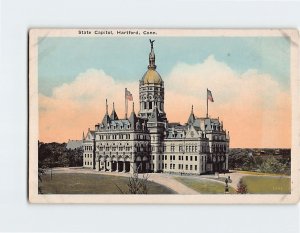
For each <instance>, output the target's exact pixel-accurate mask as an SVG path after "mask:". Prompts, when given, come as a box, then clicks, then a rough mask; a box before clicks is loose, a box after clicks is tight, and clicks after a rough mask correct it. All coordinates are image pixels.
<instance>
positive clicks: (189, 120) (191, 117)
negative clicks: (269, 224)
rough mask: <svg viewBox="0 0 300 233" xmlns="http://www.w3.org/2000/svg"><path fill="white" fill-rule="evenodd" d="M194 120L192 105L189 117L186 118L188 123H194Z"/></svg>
mask: <svg viewBox="0 0 300 233" xmlns="http://www.w3.org/2000/svg"><path fill="white" fill-rule="evenodd" d="M195 120H196V117H195V115H194V106H193V105H192V111H191V114H190V116H189V119H188V122H187V123H188V124H189V125H190V124H193V123H194V121H195Z"/></svg>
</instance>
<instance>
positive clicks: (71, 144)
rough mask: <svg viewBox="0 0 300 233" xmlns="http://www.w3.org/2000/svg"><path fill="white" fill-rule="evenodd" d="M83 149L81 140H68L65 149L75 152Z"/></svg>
mask: <svg viewBox="0 0 300 233" xmlns="http://www.w3.org/2000/svg"><path fill="white" fill-rule="evenodd" d="M82 147H83V141H82V140H70V139H69V141H68V142H67V146H66V148H67V149H71V150H77V149H80V148H82Z"/></svg>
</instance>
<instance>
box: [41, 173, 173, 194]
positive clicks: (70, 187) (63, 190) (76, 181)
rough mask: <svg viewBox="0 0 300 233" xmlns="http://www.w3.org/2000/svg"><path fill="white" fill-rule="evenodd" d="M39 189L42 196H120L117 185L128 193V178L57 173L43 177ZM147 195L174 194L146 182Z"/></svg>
mask: <svg viewBox="0 0 300 233" xmlns="http://www.w3.org/2000/svg"><path fill="white" fill-rule="evenodd" d="M42 179H43V180H42V182H39V187H40V188H41V190H42V193H43V194H120V191H119V190H118V188H117V187H116V185H118V186H119V187H120V188H121V189H122V190H123V191H128V187H127V183H128V179H129V178H128V177H120V176H109V175H98V174H80V173H78V174H77V173H57V174H53V178H52V180H51V179H50V175H49V174H47V175H44V176H43V178H42ZM148 187H149V192H148V193H149V194H174V193H175V192H174V191H173V190H170V189H169V188H167V187H165V186H162V185H160V184H157V183H155V182H150V181H149V182H148Z"/></svg>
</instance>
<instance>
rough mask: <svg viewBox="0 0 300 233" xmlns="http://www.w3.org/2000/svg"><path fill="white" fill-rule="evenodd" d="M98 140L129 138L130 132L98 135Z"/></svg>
mask: <svg viewBox="0 0 300 233" xmlns="http://www.w3.org/2000/svg"><path fill="white" fill-rule="evenodd" d="M99 138H100V140H105V139H106V140H110V139H113V140H116V139H130V134H107V135H99Z"/></svg>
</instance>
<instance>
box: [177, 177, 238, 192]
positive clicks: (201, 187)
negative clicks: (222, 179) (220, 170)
mask: <svg viewBox="0 0 300 233" xmlns="http://www.w3.org/2000/svg"><path fill="white" fill-rule="evenodd" d="M175 179H176V180H178V181H179V182H181V183H182V184H184V185H186V186H188V187H189V188H191V189H194V190H195V191H197V192H199V193H201V194H224V191H225V183H224V184H222V183H219V182H216V181H210V180H207V179H201V180H200V179H195V178H188V177H176V178H175ZM229 193H232V194H233V193H235V190H234V189H233V188H231V187H229Z"/></svg>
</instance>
